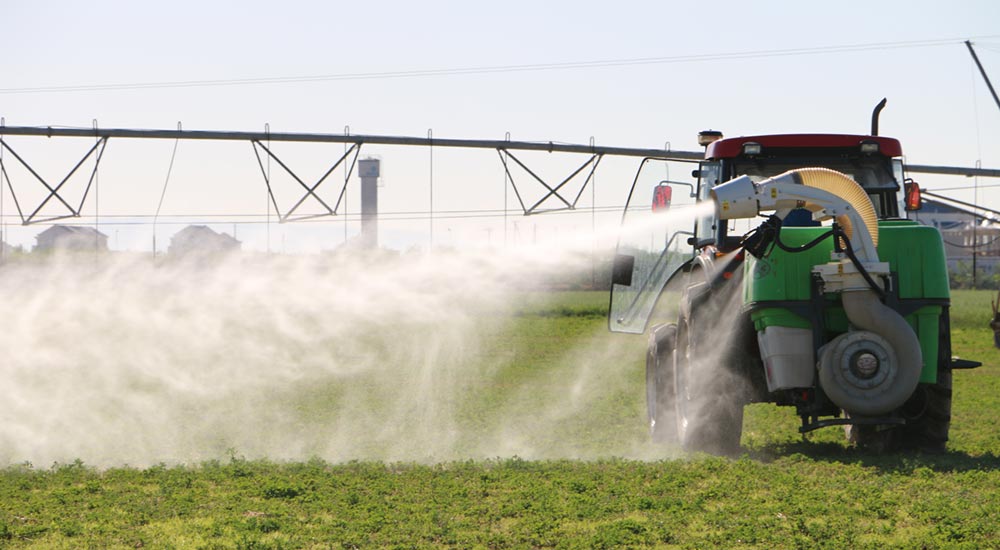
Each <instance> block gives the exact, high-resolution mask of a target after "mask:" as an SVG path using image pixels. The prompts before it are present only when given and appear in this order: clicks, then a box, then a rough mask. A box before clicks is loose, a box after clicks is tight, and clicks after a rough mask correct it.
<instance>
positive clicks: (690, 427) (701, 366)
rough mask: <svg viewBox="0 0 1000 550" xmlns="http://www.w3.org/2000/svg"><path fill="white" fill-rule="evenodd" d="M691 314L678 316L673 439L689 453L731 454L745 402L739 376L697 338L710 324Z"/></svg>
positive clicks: (739, 432)
mask: <svg viewBox="0 0 1000 550" xmlns="http://www.w3.org/2000/svg"><path fill="white" fill-rule="evenodd" d="M692 317H695V316H693V315H688V316H684V315H682V316H681V320H680V322H679V323H678V325H677V343H676V347H675V350H674V392H675V397H676V399H675V402H676V404H677V407H676V410H677V413H676V415H677V437H678V439H679V441H680V444H681V447H682V448H683V449H684V450H685V451H688V452H704V453H709V454H713V455H720V456H735V455H737V454H739V451H740V436H741V435H742V431H743V405H744V401H745V399H743V398H741V395H742V391H741V389H740V388H739V378H738V377H737V376H735V375H734V373H732V372H730V371H729V370H728V369H727V368H726V366H725V361H720V360H718V359H719V357H718V355H717V350H711V349H709V348H708V346H709V343H708V342H705V341H701V340H700V339H699V336H701V337H702V338H705V337H707V336H708V335H709V334H711V332H710V331H711V327H710V326H709V325H708V324H707V323H705V324H703V323H695V322H694V321H695V319H693V318H692ZM699 354H701V355H699Z"/></svg>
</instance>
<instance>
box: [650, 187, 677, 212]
mask: <svg viewBox="0 0 1000 550" xmlns="http://www.w3.org/2000/svg"><path fill="white" fill-rule="evenodd" d="M673 194H674V190H673V189H671V187H670V186H669V185H667V184H665V183H661V184H659V185H657V186H656V187H654V188H653V212H661V211H664V210H667V209H669V208H670V200H671V198H672V197H673Z"/></svg>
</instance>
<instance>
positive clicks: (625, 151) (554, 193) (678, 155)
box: [0, 121, 1000, 225]
mask: <svg viewBox="0 0 1000 550" xmlns="http://www.w3.org/2000/svg"><path fill="white" fill-rule="evenodd" d="M3 136H44V137H94V138H96V139H97V142H96V143H95V144H94V146H93V147H92V148H91V149H90V150H89V151H88V152H87V154H86V155H84V157H83V158H82V159H81V160H80V162H78V163H77V164H76V166H74V167H73V169H72V170H70V172H69V174H67V175H66V177H65V178H63V179H62V181H60V182H59V184H58V185H56V186H54V187H53V186H51V185H49V183H48V182H46V181H45V180H44V179H43V178H42V177H41V176H39V175H38V173H37V172H35V171H34V170H33V169H32V168H31V167H30V166H29V165H28V164H27V162H25V161H24V160H23V159H22V158H21V157H20V156H19V155H18V154H17V153H16V152H14V150H13V149H11V148H10V146H9V145H8V144H7V143H6V142H5V141H3V139H2V138H3ZM112 137H115V138H128V139H175V140H180V139H190V140H222V141H249V142H250V143H251V144H252V146H253V148H254V154H255V156H256V157H257V162H258V165H259V166H260V168H261V171H262V173H263V175H264V183H265V185H266V186H267V190H268V196H269V198H270V200H271V203H272V205H273V206H274V208H275V210H277V211H278V215H279V220H280V221H281V222H289V221H298V220H304V219H309V218H315V217H319V216H334V215H337V212H338V210H339V208H340V205H341V204H342V202H343V199H344V196H345V193H346V189H347V182H346V179H345V184H344V186H343V187H341V190H340V194H339V196H338V198H337V203H336V204H335V205H334V206H333V207H332V208H331V207H330V206H329V205H328V204H327V203H326V202H325V201H323V200H322V199H321V198H320V197H319V195H318V194H317V193H316V190H317V188H318V187H319V186H320V185H321V184H322V183H323V182H324V181H325V180H326V179H327V178H328V176H329V175H330V174H331V173H332V172H333V171H334V170H336V169H337V167H339V166H340V165H341V164H343V163H344V161H346V160H347V158H348V157H349V156H350V155H351V153H352V152H353V154H354V158H353V159H352V160H351V166H350V169H349V170H350V171H349V172H348V178H349V177H350V174H351V173H353V170H354V167H355V165H356V163H357V160H358V154H359V153H360V149H361V147H362V145H364V144H373V145H410V146H425V147H458V148H468V149H494V150H496V151H497V152H498V153H499V154H500V160H501V162H502V163H503V167H504V171H505V173H506V175H507V177H508V178H510V180H511V184H512V186H513V187H514V192H515V195H516V196H517V200H518V202H519V203H520V205H521V209H522V210H523V212H524V214H525V215H531V214H540V213H544V212H553V211H561V210H572V209H575V208H576V205H577V202H578V201H579V199H580V197H581V196H582V195H583V191H584V190H585V189H586V187H587V186H588V185H590V184H591V182H592V181H593V178H594V173H595V171H596V169H597V165H598V164H599V163H600V161H601V159H602V158H603V157H604V156H605V155H611V156H621V157H639V158H655V159H660V160H677V161H700V160H703V159H704V153H703V152H701V151H671V150H663V149H639V148H628V147H607V146H598V145H595V144H594V143H593V141H591V143H590V144H588V145H579V144H565V143H554V142H551V141H550V142H530V141H511V140H510V139H505V140H475V139H442V138H432V137H431V136H430V135H428V137H407V136H380V135H362V134H355V135H351V134H347V133H345V134H308V133H271V132H270V131H266V132H230V131H203V130H182V129H180V128H178V129H176V130H136V129H124V128H97V127H94V128H53V127H32V126H6V125H5V124H3V122H2V121H0V143H2V145H3V147H2V148H0V151H3V150H6V151H10V153H11V154H12V155H13V156H14V158H16V159H17V160H18V162H20V163H21V164H22V165H23V166H24V167H25V168H27V169H28V171H29V172H30V173H31V174H32V175H33V176H34V177H35V178H36V179H37V180H38V181H39V182H41V184H42V185H43V186H45V188H46V189H47V190H48V191H49V194H48V196H46V197H45V199H44V200H43V201H42V202H41V204H39V205H38V206H37V207H36V208H35V209H34V210H33V211H32V212H31V213H30V214H28V215H27V216H25V214H24V211H23V210H22V208H21V206H22V205H21V204H20V203H19V202H18V199H17V196H16V195H15V194H14V189H13V186H12V184H11V182H10V179H9V177H8V174H7V171H6V167H5V166H3V163H2V156H0V177H2V180H3V181H6V184H7V186H8V188H9V189H10V191H11V195H12V196H13V197H14V203H15V205H16V206H17V210H18V214H19V216H20V217H21V221H22V223H23V224H25V225H29V224H32V223H40V222H48V221H54V220H59V219H64V218H70V217H79V216H80V215H81V210H82V208H83V205H84V203H85V201H86V199H87V195H88V193H89V191H90V188H91V186H92V185H93V183H94V180H95V178H96V175H97V168H98V166H99V164H100V160H101V158H102V156H103V154H104V149H105V147H106V146H107V142H108V139H110V138H112ZM278 141H280V142H299V143H344V144H350V145H351V147H350V148H349V149H348V150H347V151H346V152H345V153H344V155H343V156H342V157H341V158H340V159H338V160H337V161H336V162H335V163H334V164H333V166H331V167H330V169H329V170H327V172H326V173H325V174H324V175H323V176H322V177H321V178H319V180H317V181H316V182H315V183H313V184H312V185H308V184H306V183H305V182H304V181H303V180H302V179H301V178H300V177H298V175H296V174H295V172H293V171H292V170H291V169H290V168H289V167H288V166H287V165H286V164H285V163H284V162H282V161H281V160H280V159H279V158H278V157H277V156H276V155H275V154H274V153H273V152H272V151H271V150H270V148H269V147H267V146H265V145H264V143H267V144H270V143H271V142H278ZM261 150H263V151H264V152H265V153H266V154H267V155H268V156H269V157H270V158H272V159H274V160H275V161H277V163H278V165H279V166H281V167H282V169H284V170H285V171H286V172H288V174H289V175H291V176H292V178H293V179H295V181H296V182H298V184H299V185H300V186H301V187H302V188H303V190H304V194H303V196H302V197H301V198H300V199H299V200H298V201H297V202H296V203H295V204H294V205H292V206H291V207H290V208H289V209H288V210H287V211H286V212H284V213H282V212H281V210H280V209H279V206H278V204H277V201H276V200H275V196H274V193H273V189H272V187H271V179H270V175H269V174H268V173H267V171H266V170H265V169H264V163H263V159H262V157H261V155H260V151H261ZM512 151H547V152H549V153H579V154H588V155H590V157H589V159H588V160H587V161H585V162H584V163H583V164H582V165H581V166H580V167H578V168H577V169H576V170H575V171H573V172H572V173H571V174H570V175H569V176H568V177H566V178H564V179H563V180H562V181H561V182H560V183H558V184H556V185H554V186H552V185H549V184H548V183H546V182H545V180H543V179H542V178H541V177H539V176H538V175H537V174H536V173H534V172H533V171H532V170H531V169H529V168H528V167H527V166H526V165H525V164H524V163H523V162H522V161H521V160H520V159H518V158H517V157H516V156H515V155H513V154H512ZM95 152H96V162H95V165H94V170H93V171H92V172H91V175H90V180H89V181H88V183H87V188H86V190H85V191H84V195H83V198H82V199H81V201H80V205H79V206H77V207H75V208H74V207H73V206H72V205H70V204H69V203H68V202H67V201H66V200H65V199H64V197H63V196H62V195H60V193H59V192H60V190H61V189H62V188H63V186H64V185H65V184H66V182H67V180H69V178H70V177H71V176H72V175H73V174H74V173H75V172H76V171H77V170H78V169H79V168H80V166H81V165H82V164H83V163H84V162H85V161H86V160H87V159H88V158H90V156H91V155H94V154H95ZM508 157H509V158H511V159H513V160H514V162H515V163H517V164H518V165H519V166H521V168H523V169H524V170H525V171H527V172H528V174H530V175H531V177H532V178H534V179H535V180H536V181H538V182H539V183H540V184H541V185H542V186H544V187H545V189H546V191H547V193H546V194H545V196H544V197H542V199H541V200H539V201H537V202H535V203H534V204H532V205H530V206H528V205H526V204H525V203H524V200H523V197H522V196H521V193H520V190H519V189H518V187H517V185H516V184H515V183H514V179H513V177H512V176H511V173H510V166H509V164H508V163H507V158H508ZM588 167H589V168H590V170H589V172H588V174H587V178H586V180H585V181H584V184H583V187H581V189H580V191H579V192H578V193H577V195H576V197H574V198H573V200H569V198H568V197H567V196H564V195H563V194H562V193H561V192H560V191H561V190H562V189H563V187H565V186H566V184H568V183H569V181H570V180H572V179H573V178H574V177H576V176H577V175H578V174H580V173H581V172H583V171H584V170H586V169H587V168H588ZM907 171H908V172H910V173H925V174H945V175H961V176H983V177H1000V170H998V169H991V168H963V167H953V166H927V165H912V164H911V165H908V166H907ZM3 181H0V185H2V184H3ZM310 197H312V198H313V200H315V201H316V202H318V203H319V204H320V205H322V207H323V208H324V209H325V210H326V212H325V213H323V214H318V215H304V216H295V217H293V215H294V214H295V212H296V211H297V210H298V209H299V207H300V206H301V205H302V204H303V203H304V202H305V201H306V200H308V199H309V198H310ZM551 197H555V198H557V199H558V200H559V201H560V202H561V203H562V204H563V205H564V206H563V207H561V208H554V209H546V210H540V209H539V207H540V206H541V205H542V203H544V202H545V201H546V200H548V199H550V198H551ZM53 198H55V199H56V200H57V201H59V202H60V203H62V205H63V206H65V207H66V209H67V210H68V211H69V214H67V215H65V216H58V217H53V218H46V219H37V216H38V215H39V213H40V212H41V210H42V208H43V207H45V205H46V204H48V203H49V202H50V201H51V200H52V199H53Z"/></svg>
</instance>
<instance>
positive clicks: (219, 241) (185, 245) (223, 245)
mask: <svg viewBox="0 0 1000 550" xmlns="http://www.w3.org/2000/svg"><path fill="white" fill-rule="evenodd" d="M241 246H242V243H240V241H238V240H236V239H235V238H233V237H232V236H230V235H228V234H226V233H216V232H215V231H213V230H212V229H211V228H210V227H208V226H206V225H189V226H187V227H185V228H184V229H181V230H180V231H178V232H177V233H175V234H174V236H173V237H171V238H170V246H169V247H168V248H167V254H169V255H171V256H175V257H190V256H194V257H210V256H217V255H222V254H226V253H229V252H237V251H239V250H240V248H241Z"/></svg>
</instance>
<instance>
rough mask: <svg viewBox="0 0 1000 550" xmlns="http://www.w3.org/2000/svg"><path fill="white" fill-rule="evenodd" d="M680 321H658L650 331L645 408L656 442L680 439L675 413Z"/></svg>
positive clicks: (650, 432) (670, 441) (650, 430)
mask: <svg viewBox="0 0 1000 550" xmlns="http://www.w3.org/2000/svg"><path fill="white" fill-rule="evenodd" d="M676 340H677V325H676V324H669V325H659V326H656V327H653V330H652V331H651V332H650V334H649V345H648V346H647V348H646V412H647V414H648V417H649V435H650V437H652V439H653V442H654V443H677V419H676V418H675V417H674V409H675V404H674V400H675V394H674V360H673V357H674V345H675V343H676Z"/></svg>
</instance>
